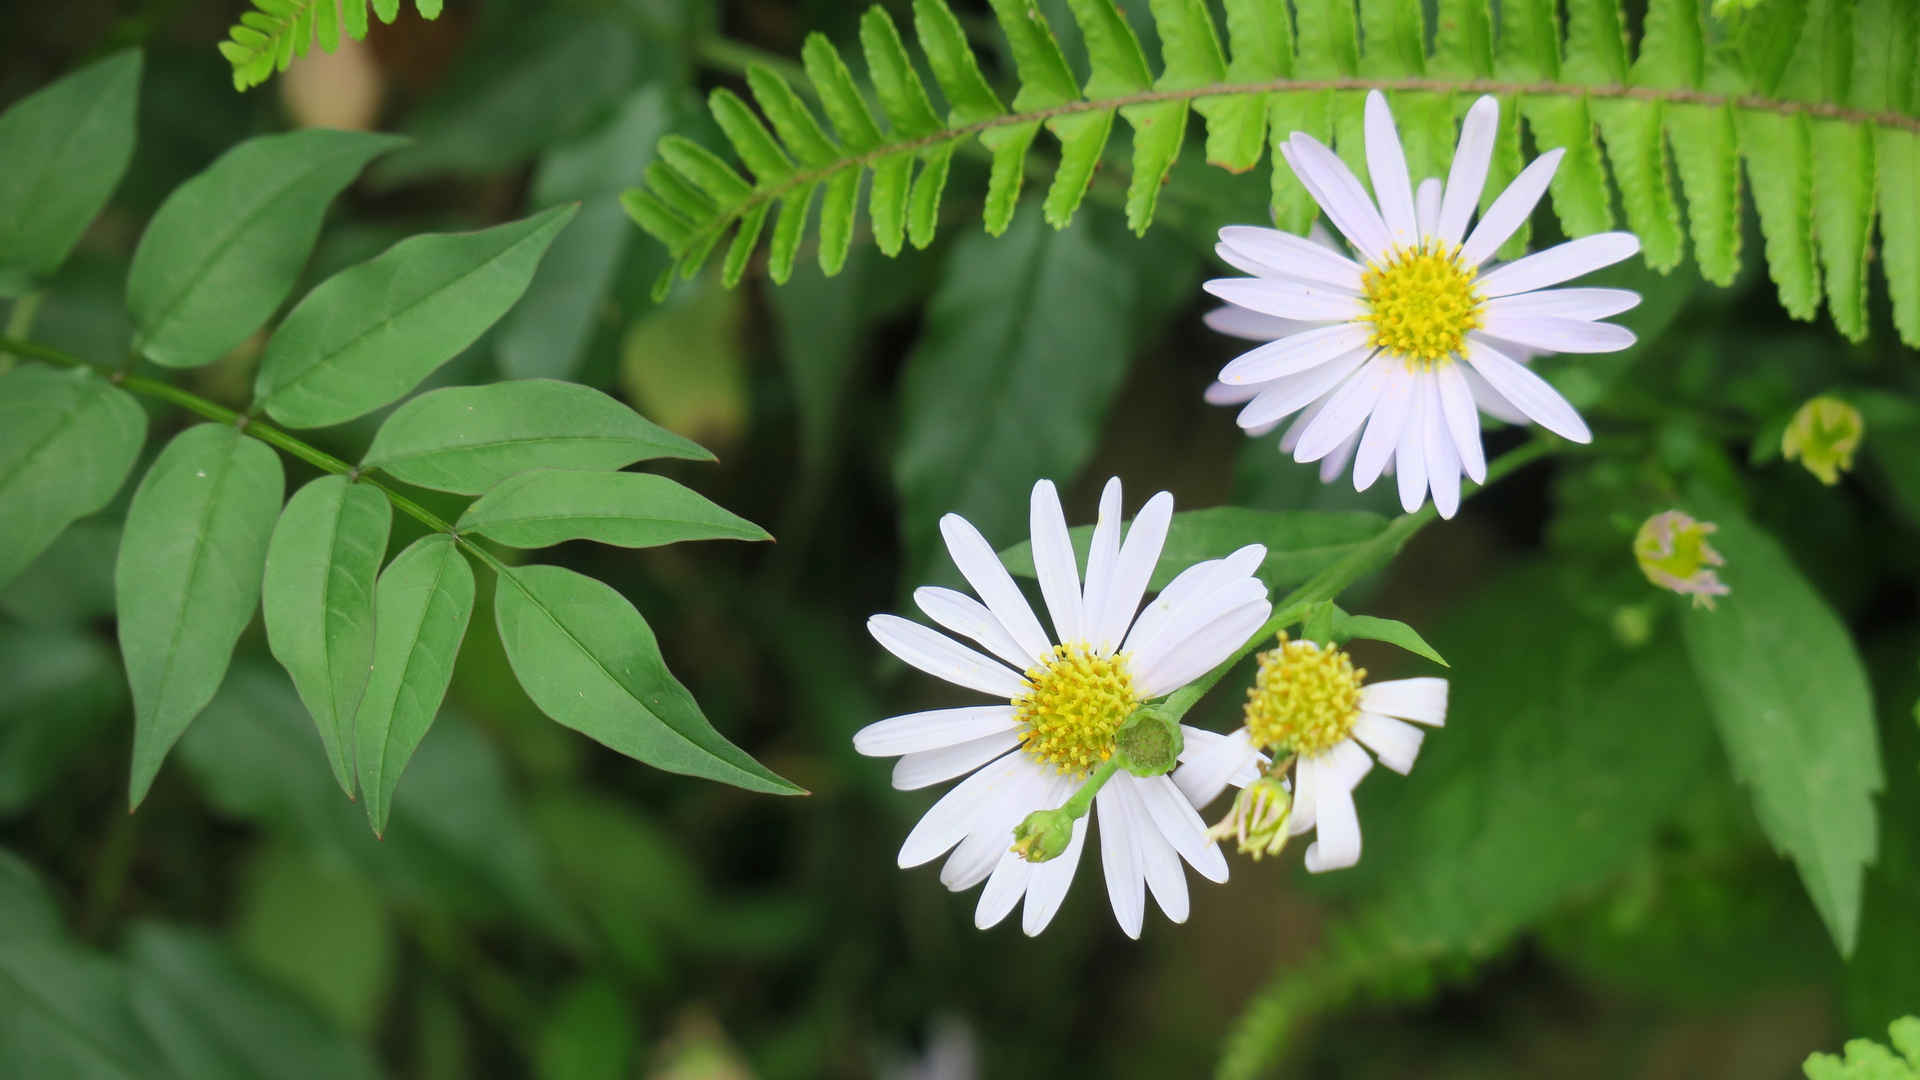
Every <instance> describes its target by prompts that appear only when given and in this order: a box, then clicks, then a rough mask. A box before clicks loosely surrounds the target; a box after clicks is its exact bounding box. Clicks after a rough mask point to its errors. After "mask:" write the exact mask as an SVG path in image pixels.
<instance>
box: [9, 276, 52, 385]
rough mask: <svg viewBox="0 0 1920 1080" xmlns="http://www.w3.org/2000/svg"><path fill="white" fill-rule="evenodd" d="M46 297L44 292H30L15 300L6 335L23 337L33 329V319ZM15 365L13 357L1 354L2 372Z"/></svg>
mask: <svg viewBox="0 0 1920 1080" xmlns="http://www.w3.org/2000/svg"><path fill="white" fill-rule="evenodd" d="M45 297H46V294H45V293H42V292H30V293H27V294H26V295H24V296H21V297H20V298H18V299H16V300H15V301H14V302H13V309H12V310H11V311H8V312H7V327H6V336H7V337H10V338H23V337H26V336H27V333H28V331H30V330H32V329H33V320H34V318H35V317H36V316H38V315H39V314H40V301H41V300H42V299H44V298H45ZM12 366H13V357H11V356H6V355H0V374H5V373H6V371H7V369H8V368H10V367H12Z"/></svg>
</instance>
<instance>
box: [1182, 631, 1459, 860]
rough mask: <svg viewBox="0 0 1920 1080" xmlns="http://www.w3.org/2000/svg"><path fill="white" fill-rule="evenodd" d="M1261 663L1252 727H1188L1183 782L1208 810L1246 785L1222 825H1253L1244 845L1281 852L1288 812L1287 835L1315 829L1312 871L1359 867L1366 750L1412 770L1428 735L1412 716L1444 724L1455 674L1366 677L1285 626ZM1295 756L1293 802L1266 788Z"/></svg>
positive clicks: (1251, 704) (1218, 831) (1235, 828)
mask: <svg viewBox="0 0 1920 1080" xmlns="http://www.w3.org/2000/svg"><path fill="white" fill-rule="evenodd" d="M1259 663H1260V670H1259V673H1258V674H1257V675H1256V676H1255V677H1254V684H1253V687H1252V689H1250V690H1248V691H1247V705H1246V724H1245V726H1243V727H1241V728H1239V729H1237V730H1235V731H1234V732H1232V733H1231V734H1228V735H1219V734H1215V733H1213V732H1202V733H1200V734H1199V736H1198V737H1196V736H1194V735H1193V734H1192V733H1189V734H1188V735H1187V739H1186V750H1185V752H1184V753H1182V754H1181V756H1180V768H1179V770H1178V771H1176V772H1175V773H1174V774H1173V779H1174V782H1175V783H1176V784H1178V785H1179V787H1180V790H1181V791H1182V792H1184V793H1185V794H1186V796H1187V798H1188V800H1189V801H1191V802H1192V803H1193V805H1195V806H1199V807H1204V806H1206V805H1207V804H1208V803H1210V802H1212V801H1213V800H1214V799H1215V798H1217V797H1218V796H1219V795H1220V793H1221V791H1223V790H1225V789H1226V787H1227V786H1228V785H1229V784H1231V785H1233V786H1234V787H1238V788H1245V789H1246V790H1245V791H1243V792H1242V793H1241V794H1242V798H1241V799H1236V800H1235V805H1234V809H1233V812H1232V813H1230V814H1229V815H1228V816H1227V818H1226V819H1225V820H1223V821H1222V822H1221V823H1220V825H1219V826H1216V827H1215V829H1214V831H1213V835H1215V836H1221V835H1225V834H1238V833H1239V832H1240V831H1241V830H1242V829H1243V828H1244V829H1246V831H1247V832H1248V833H1249V836H1248V837H1247V838H1245V839H1243V850H1248V851H1250V852H1255V853H1263V854H1273V853H1275V852H1277V851H1279V849H1280V844H1281V843H1283V842H1284V837H1280V836H1276V835H1274V833H1275V830H1276V828H1277V824H1276V823H1275V822H1274V820H1273V818H1274V815H1275V814H1276V813H1279V814H1284V815H1286V816H1285V830H1286V834H1287V835H1291V836H1298V835H1300V834H1302V833H1305V832H1308V831H1309V830H1311V831H1313V832H1314V834H1315V836H1314V841H1313V843H1311V844H1308V845H1307V854H1306V867H1307V869H1308V870H1310V871H1312V872H1314V873H1316V874H1317V873H1322V872H1324V871H1327V870H1340V869H1344V868H1345V867H1349V866H1352V865H1353V864H1355V863H1357V862H1359V861H1360V817H1359V814H1358V813H1357V812H1356V811H1355V810H1354V806H1353V789H1354V786H1355V785H1357V784H1359V783H1360V779H1361V778H1362V777H1364V776H1366V775H1367V772H1368V770H1370V769H1372V768H1373V757H1370V756H1368V754H1367V751H1368V750H1372V751H1373V755H1374V756H1377V757H1378V758H1379V759H1380V763H1381V764H1383V765H1385V766H1386V767H1387V768H1389V769H1392V770H1393V771H1394V772H1397V773H1400V774H1402V775H1405V774H1406V773H1407V772H1408V771H1409V770H1411V769H1412V768H1413V759H1414V758H1415V757H1416V756H1417V755H1418V754H1419V753H1420V743H1421V741H1422V739H1424V738H1425V733H1424V732H1422V731H1421V730H1420V729H1419V728H1417V727H1414V726H1413V724H1409V723H1407V721H1409V720H1411V721H1413V722H1414V723H1416V724H1425V725H1427V726H1429V727H1440V726H1441V725H1442V724H1444V723H1445V722H1446V718H1447V681H1446V680H1445V679H1436V678H1417V679H1394V680H1391V681H1388V682H1377V683H1367V682H1365V681H1364V680H1365V679H1366V677H1367V672H1366V669H1364V668H1356V667H1354V666H1353V660H1352V659H1351V658H1350V657H1348V655H1347V653H1346V650H1344V649H1339V648H1330V647H1323V646H1321V645H1319V644H1317V643H1315V642H1311V641H1289V640H1287V635H1286V634H1285V633H1282V634H1281V635H1280V644H1279V646H1278V647H1277V648H1274V649H1270V650H1268V651H1266V652H1264V653H1261V654H1260V658H1259ZM1263 751H1265V752H1264V753H1263ZM1269 754H1271V755H1273V756H1272V757H1271V758H1269V756H1268V755H1269ZM1272 760H1277V761H1279V762H1280V767H1279V769H1277V770H1274V771H1269V770H1268V768H1267V766H1268V763H1269V761H1272ZM1289 762H1291V768H1292V776H1291V777H1290V778H1288V779H1289V786H1288V790H1289V791H1290V793H1291V794H1292V806H1291V807H1286V806H1284V805H1280V804H1279V801H1278V800H1276V799H1275V798H1274V797H1273V796H1272V793H1271V791H1270V790H1264V789H1267V788H1270V786H1271V783H1270V782H1271V781H1272V780H1274V779H1276V778H1278V776H1279V774H1280V773H1282V772H1285V771H1286V770H1287V768H1288V764H1289ZM1250 798H1251V799H1252V803H1249V801H1248V800H1249V799H1250ZM1256 804H1257V805H1256ZM1276 807H1277V810H1276V809H1275V808H1276ZM1263 825H1264V829H1263V827H1262V826H1263ZM1255 845H1258V846H1255Z"/></svg>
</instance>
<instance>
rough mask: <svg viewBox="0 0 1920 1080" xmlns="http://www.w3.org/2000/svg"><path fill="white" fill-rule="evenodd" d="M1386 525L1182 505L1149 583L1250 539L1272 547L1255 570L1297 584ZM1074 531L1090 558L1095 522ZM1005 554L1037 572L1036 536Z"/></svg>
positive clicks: (1335, 516)
mask: <svg viewBox="0 0 1920 1080" xmlns="http://www.w3.org/2000/svg"><path fill="white" fill-rule="evenodd" d="M1386 527H1387V519H1386V518H1383V517H1381V516H1380V515H1379V514H1372V513H1367V512H1364V511H1336V510H1247V509H1243V508H1241V507H1237V506H1216V507H1211V508H1208V509H1205V510H1181V511H1178V512H1176V513H1175V514H1174V515H1173V524H1172V525H1170V526H1168V528H1167V543H1166V546H1165V547H1164V548H1162V549H1161V551H1160V561H1159V562H1157V563H1155V564H1154V567H1153V575H1152V577H1150V578H1149V579H1148V581H1147V587H1148V588H1150V589H1163V588H1165V587H1166V585H1167V583H1168V582H1170V581H1172V580H1173V579H1174V577H1175V575H1177V574H1179V573H1180V571H1182V570H1185V569H1186V568H1187V567H1189V566H1192V565H1193V564H1194V563H1197V562H1203V561H1205V560H1207V559H1218V558H1221V557H1223V556H1226V555H1230V554H1232V553H1233V552H1235V551H1238V550H1239V549H1241V548H1243V547H1245V546H1246V545H1248V544H1262V545H1265V547H1266V549H1267V557H1266V558H1265V559H1263V560H1261V562H1260V567H1259V569H1258V570H1256V571H1255V572H1254V573H1255V576H1257V577H1259V579H1260V580H1261V581H1264V582H1266V583H1267V585H1268V586H1269V587H1279V586H1282V585H1291V584H1294V583H1296V582H1301V581H1305V580H1306V579H1308V578H1310V577H1312V576H1313V574H1314V572H1315V571H1317V570H1319V569H1321V568H1322V567H1325V566H1330V565H1332V564H1333V563H1335V562H1337V561H1338V560H1339V559H1340V558H1341V557H1342V556H1345V555H1346V554H1348V553H1349V552H1351V551H1353V550H1354V549H1355V548H1357V547H1359V546H1360V545H1362V544H1364V543H1366V542H1367V541H1368V540H1371V539H1373V538H1374V537H1376V536H1378V535H1380V532H1381V530H1383V529H1385V528H1386ZM1068 535H1069V536H1070V537H1072V539H1073V549H1074V551H1075V552H1076V553H1078V555H1079V558H1080V560H1081V561H1082V563H1084V562H1085V561H1086V557H1087V549H1088V548H1089V546H1090V545H1092V543H1093V526H1091V525H1080V526H1076V527H1074V528H1073V529H1070V530H1068ZM1000 558H1001V561H1002V562H1005V563H1006V564H1007V569H1008V570H1011V571H1012V572H1013V573H1016V574H1019V575H1021V576H1022V577H1032V576H1033V542H1032V541H1031V540H1022V541H1021V542H1020V543H1018V544H1015V545H1013V546H1012V547H1010V548H1008V549H1006V550H1005V551H1003V552H1001V553H1000ZM1414 651H1415V652H1418V651H1419V650H1417V649H1416V650H1414Z"/></svg>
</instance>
